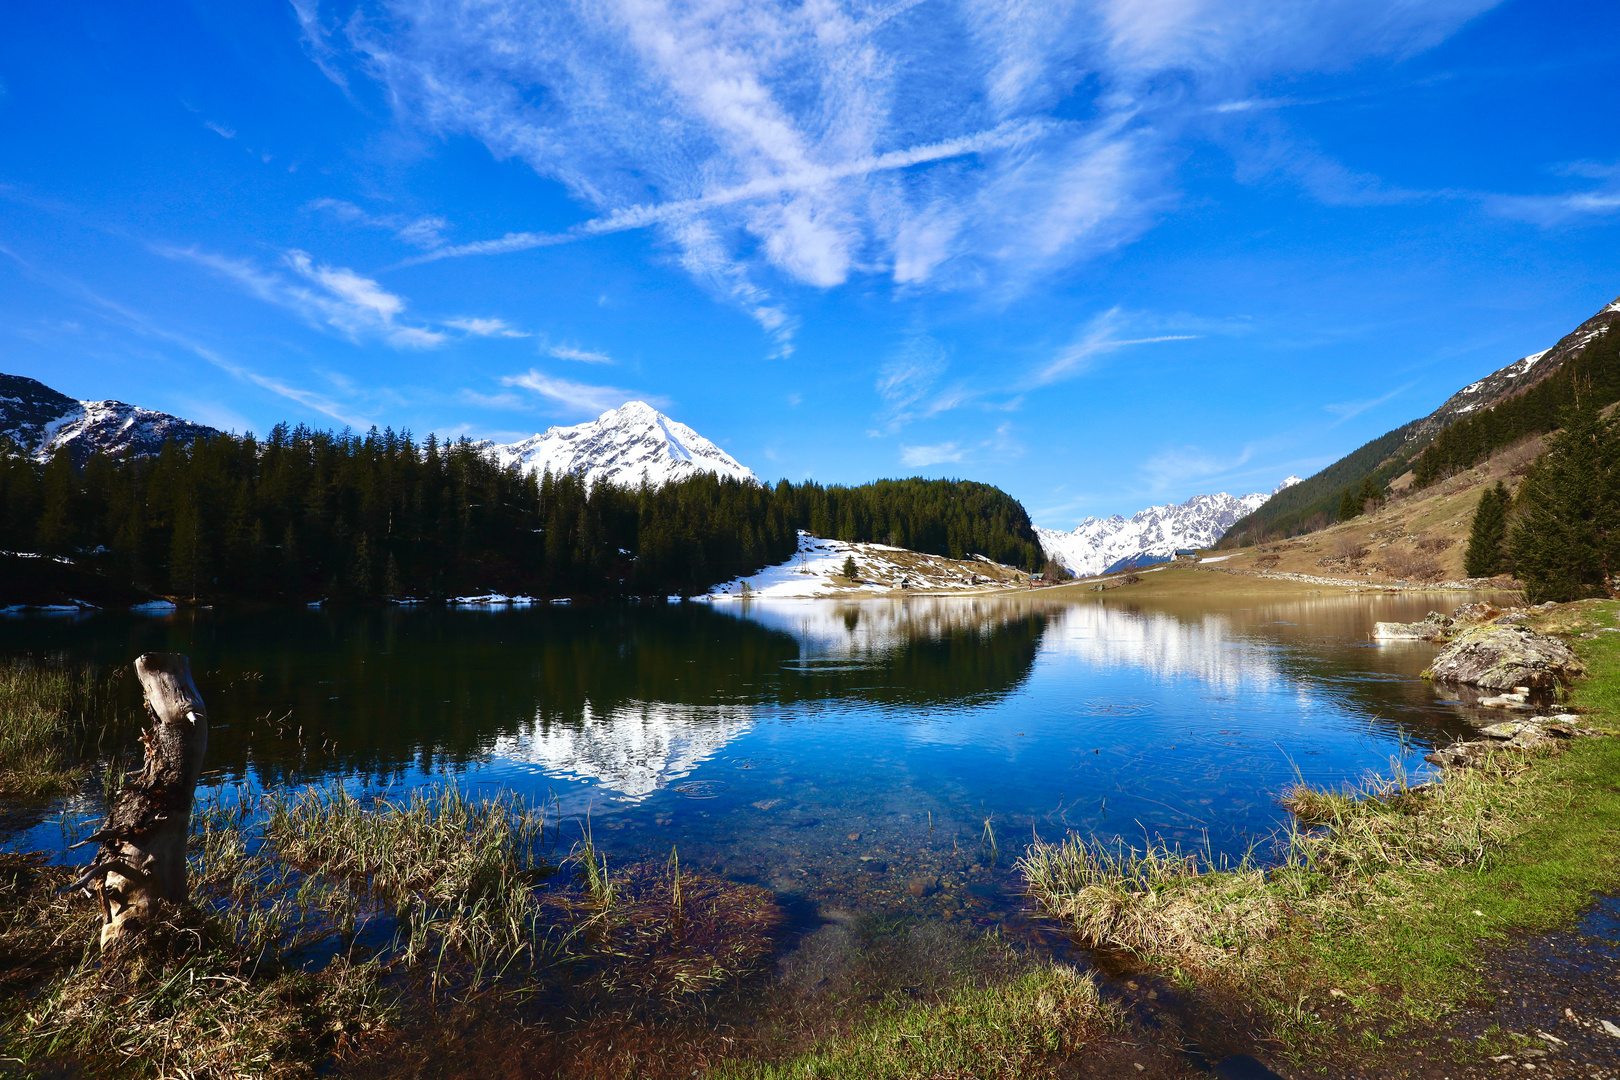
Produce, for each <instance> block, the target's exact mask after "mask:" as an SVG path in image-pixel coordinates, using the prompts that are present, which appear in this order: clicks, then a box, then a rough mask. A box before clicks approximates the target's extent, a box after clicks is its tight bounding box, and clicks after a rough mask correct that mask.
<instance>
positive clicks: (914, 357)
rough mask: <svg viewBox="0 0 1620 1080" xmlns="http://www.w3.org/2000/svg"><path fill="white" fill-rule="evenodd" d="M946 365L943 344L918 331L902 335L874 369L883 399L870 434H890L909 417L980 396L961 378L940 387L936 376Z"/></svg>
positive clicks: (933, 413)
mask: <svg viewBox="0 0 1620 1080" xmlns="http://www.w3.org/2000/svg"><path fill="white" fill-rule="evenodd" d="M949 366H950V364H949V356H948V353H947V351H946V348H945V346H944V344H943V343H941V342H940V341H939V340H938V339H937V338H935V337H933V336H932V335H929V334H925V333H922V332H914V333H911V334H908V335H906V337H905V338H904V339H903V340H902V341H901V342H900V344H899V345H898V346H897V347H896V348H895V349H894V350H893V351H892V352H891V353H890V354H889V357H888V359H887V360H885V361H884V364H883V366H882V368H880V369H879V371H878V377H877V382H876V384H875V388H876V390H877V393H878V398H879V399H880V400H881V401H882V403H883V410H882V412H881V414H880V416H881V419H882V425H883V426H882V430H880V431H874V432H872V434H873V435H882V434H889V435H892V434H894V433H895V432H897V431H899V430H900V429H901V428H903V427H905V426H906V425H907V424H910V423H912V422H913V421H916V420H921V419H926V418H927V417H930V416H938V415H939V414H940V413H944V412H949V411H951V410H952V409H959V408H961V407H962V406H964V405H967V404H969V403H971V402H974V401H977V400H979V399H980V398H982V397H983V393H982V391H980V390H978V389H975V388H973V387H972V386H970V385H969V384H968V383H966V382H964V381H956V382H953V383H950V384H948V385H946V386H943V387H941V386H940V385H939V381H940V378H941V376H943V375H944V374H945V372H946V370H947V369H948V368H949Z"/></svg>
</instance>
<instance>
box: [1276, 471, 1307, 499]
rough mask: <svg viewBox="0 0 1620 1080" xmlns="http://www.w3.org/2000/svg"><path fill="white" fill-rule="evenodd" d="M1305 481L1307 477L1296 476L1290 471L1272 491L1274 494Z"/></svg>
mask: <svg viewBox="0 0 1620 1080" xmlns="http://www.w3.org/2000/svg"><path fill="white" fill-rule="evenodd" d="M1304 482H1305V478H1304V477H1303V476H1295V475H1293V474H1292V473H1290V474H1289V475H1288V476H1286V477H1284V478H1283V482H1282V483H1280V484H1278V485H1277V486H1276V487H1274V488H1272V489H1271V493H1272V494H1273V495H1275V494H1277V492H1279V491H1282V490H1284V489H1286V488H1291V487H1293V486H1294V485H1295V484H1303V483H1304Z"/></svg>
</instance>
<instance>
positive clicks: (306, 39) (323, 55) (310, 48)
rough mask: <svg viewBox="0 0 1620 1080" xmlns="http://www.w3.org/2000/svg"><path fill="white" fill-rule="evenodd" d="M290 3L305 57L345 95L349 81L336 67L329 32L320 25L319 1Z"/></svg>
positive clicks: (334, 53)
mask: <svg viewBox="0 0 1620 1080" xmlns="http://www.w3.org/2000/svg"><path fill="white" fill-rule="evenodd" d="M291 3H292V11H293V18H295V19H296V20H298V31H299V36H300V38H301V39H302V41H303V46H304V53H305V55H307V56H308V57H309V58H310V60H311V61H313V62H314V64H315V66H316V67H318V68H320V70H321V74H322V75H325V76H326V77H327V78H328V79H330V80H332V82H333V83H334V84H336V85H337V86H338V87H340V88H341V89H342V90H343V92H344V93H345V94H347V93H348V91H349V80H348V77H347V76H346V75H344V74H343V72H342V71H341V70H340V69H339V68H338V66H337V50H336V49H334V48H333V47H332V42H331V36H332V35H331V31H329V30H328V29H327V28H326V27H325V26H324V25H322V23H321V8H320V0H291Z"/></svg>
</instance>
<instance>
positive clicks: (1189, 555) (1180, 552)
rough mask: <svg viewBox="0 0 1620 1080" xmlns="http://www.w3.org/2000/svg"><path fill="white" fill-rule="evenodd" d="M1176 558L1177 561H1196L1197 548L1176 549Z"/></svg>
mask: <svg viewBox="0 0 1620 1080" xmlns="http://www.w3.org/2000/svg"><path fill="white" fill-rule="evenodd" d="M1176 558H1178V559H1196V558H1198V549H1197V548H1176Z"/></svg>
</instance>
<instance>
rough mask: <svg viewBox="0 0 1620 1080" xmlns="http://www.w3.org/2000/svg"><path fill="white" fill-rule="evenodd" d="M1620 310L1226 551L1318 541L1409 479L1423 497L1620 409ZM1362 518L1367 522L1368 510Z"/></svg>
mask: <svg viewBox="0 0 1620 1080" xmlns="http://www.w3.org/2000/svg"><path fill="white" fill-rule="evenodd" d="M1617 324H1620V301H1616V302H1615V303H1612V304H1608V305H1606V306H1605V307H1604V308H1603V309H1602V310H1601V311H1599V312H1598V313H1597V314H1596V315H1594V316H1592V317H1591V318H1590V319H1587V320H1586V321H1585V322H1583V323H1581V324H1580V326H1578V327H1576V328H1575V329H1574V330H1573V331H1571V332H1570V333H1568V334H1566V335H1564V337H1562V338H1560V339H1559V341H1558V342H1557V344H1555V345H1554V346H1553V347H1552V348H1551V349H1548V350H1547V351H1546V352H1544V353H1537V354H1535V355H1533V356H1528V357H1525V358H1523V359H1522V360H1519V361H1516V362H1515V363H1513V364H1510V365H1508V366H1507V367H1504V368H1502V369H1499V370H1498V371H1496V372H1493V373H1492V374H1490V375H1488V376H1486V377H1485V378H1484V379H1481V380H1480V381H1479V382H1476V383H1472V384H1470V385H1469V386H1466V387H1464V388H1463V389H1461V390H1459V391H1458V392H1457V393H1456V394H1453V395H1452V396H1451V397H1450V398H1448V399H1447V400H1446V402H1445V403H1444V404H1443V405H1441V407H1440V408H1439V409H1436V410H1435V411H1434V412H1432V413H1430V414H1429V415H1427V416H1424V417H1420V418H1419V419H1417V420H1413V421H1411V422H1410V423H1407V424H1402V425H1401V426H1400V427H1398V428H1396V429H1395V430H1393V431H1390V432H1387V433H1385V434H1384V435H1381V436H1379V437H1378V438H1376V439H1374V440H1373V441H1372V442H1369V443H1367V444H1366V445H1364V446H1362V447H1360V448H1358V449H1357V450H1355V451H1353V452H1351V453H1349V454H1347V455H1345V456H1344V457H1342V458H1340V459H1339V460H1338V461H1336V462H1334V463H1333V464H1332V465H1329V466H1328V467H1327V468H1326V469H1323V470H1322V471H1321V472H1319V473H1317V474H1315V475H1314V476H1311V477H1308V478H1307V479H1306V480H1305V481H1303V482H1302V483H1299V484H1296V485H1294V486H1293V487H1290V488H1288V489H1286V490H1284V491H1281V492H1279V493H1278V494H1277V495H1275V496H1273V497H1272V498H1271V499H1270V500H1268V501H1267V502H1266V503H1265V504H1264V505H1263V506H1261V507H1260V508H1259V509H1258V510H1256V511H1255V512H1254V513H1252V514H1250V515H1249V516H1248V517H1246V518H1244V519H1242V520H1241V521H1238V522H1236V523H1234V524H1233V526H1232V528H1231V529H1230V530H1228V531H1227V534H1226V536H1224V537H1223V538H1222V539H1221V543H1220V546H1221V547H1223V548H1232V547H1242V546H1246V545H1248V544H1252V543H1257V542H1260V541H1263V540H1266V539H1270V538H1276V537H1283V536H1293V535H1297V534H1299V533H1303V532H1311V531H1314V530H1317V529H1320V528H1323V527H1324V526H1327V525H1331V524H1333V523H1334V522H1336V521H1338V520H1340V517H1341V508H1345V509H1349V508H1350V507H1351V506H1352V505H1354V506H1355V507H1360V506H1361V505H1362V503H1363V496H1364V495H1366V494H1367V493H1369V492H1376V493H1377V495H1378V496H1379V497H1382V496H1383V494H1384V493H1385V491H1386V488H1387V486H1388V485H1389V482H1390V481H1391V480H1394V479H1396V478H1397V477H1400V476H1402V475H1403V474H1405V473H1406V472H1407V471H1408V470H1411V472H1412V474H1413V485H1414V487H1415V488H1417V489H1422V488H1424V487H1427V486H1428V485H1430V484H1432V483H1434V482H1435V481H1437V480H1443V479H1445V478H1446V477H1448V476H1452V475H1454V474H1456V473H1458V472H1460V471H1462V470H1464V469H1467V468H1469V467H1471V466H1473V465H1475V464H1478V463H1479V462H1481V461H1483V460H1485V459H1486V458H1488V457H1489V456H1490V455H1491V454H1492V453H1494V452H1495V451H1497V450H1500V449H1501V448H1502V447H1504V446H1507V445H1508V444H1510V443H1513V442H1516V441H1517V440H1519V439H1522V438H1525V437H1526V436H1531V435H1544V434H1546V433H1548V432H1550V431H1554V430H1556V429H1557V428H1558V427H1559V426H1560V424H1562V423H1563V420H1562V417H1564V416H1565V415H1567V414H1568V413H1569V412H1570V410H1571V409H1573V408H1574V407H1575V406H1576V405H1577V404H1587V403H1595V404H1596V405H1598V406H1600V407H1601V406H1604V405H1608V404H1612V403H1613V402H1615V401H1620V328H1617ZM1354 512H1358V513H1359V509H1357V510H1355V511H1354Z"/></svg>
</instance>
